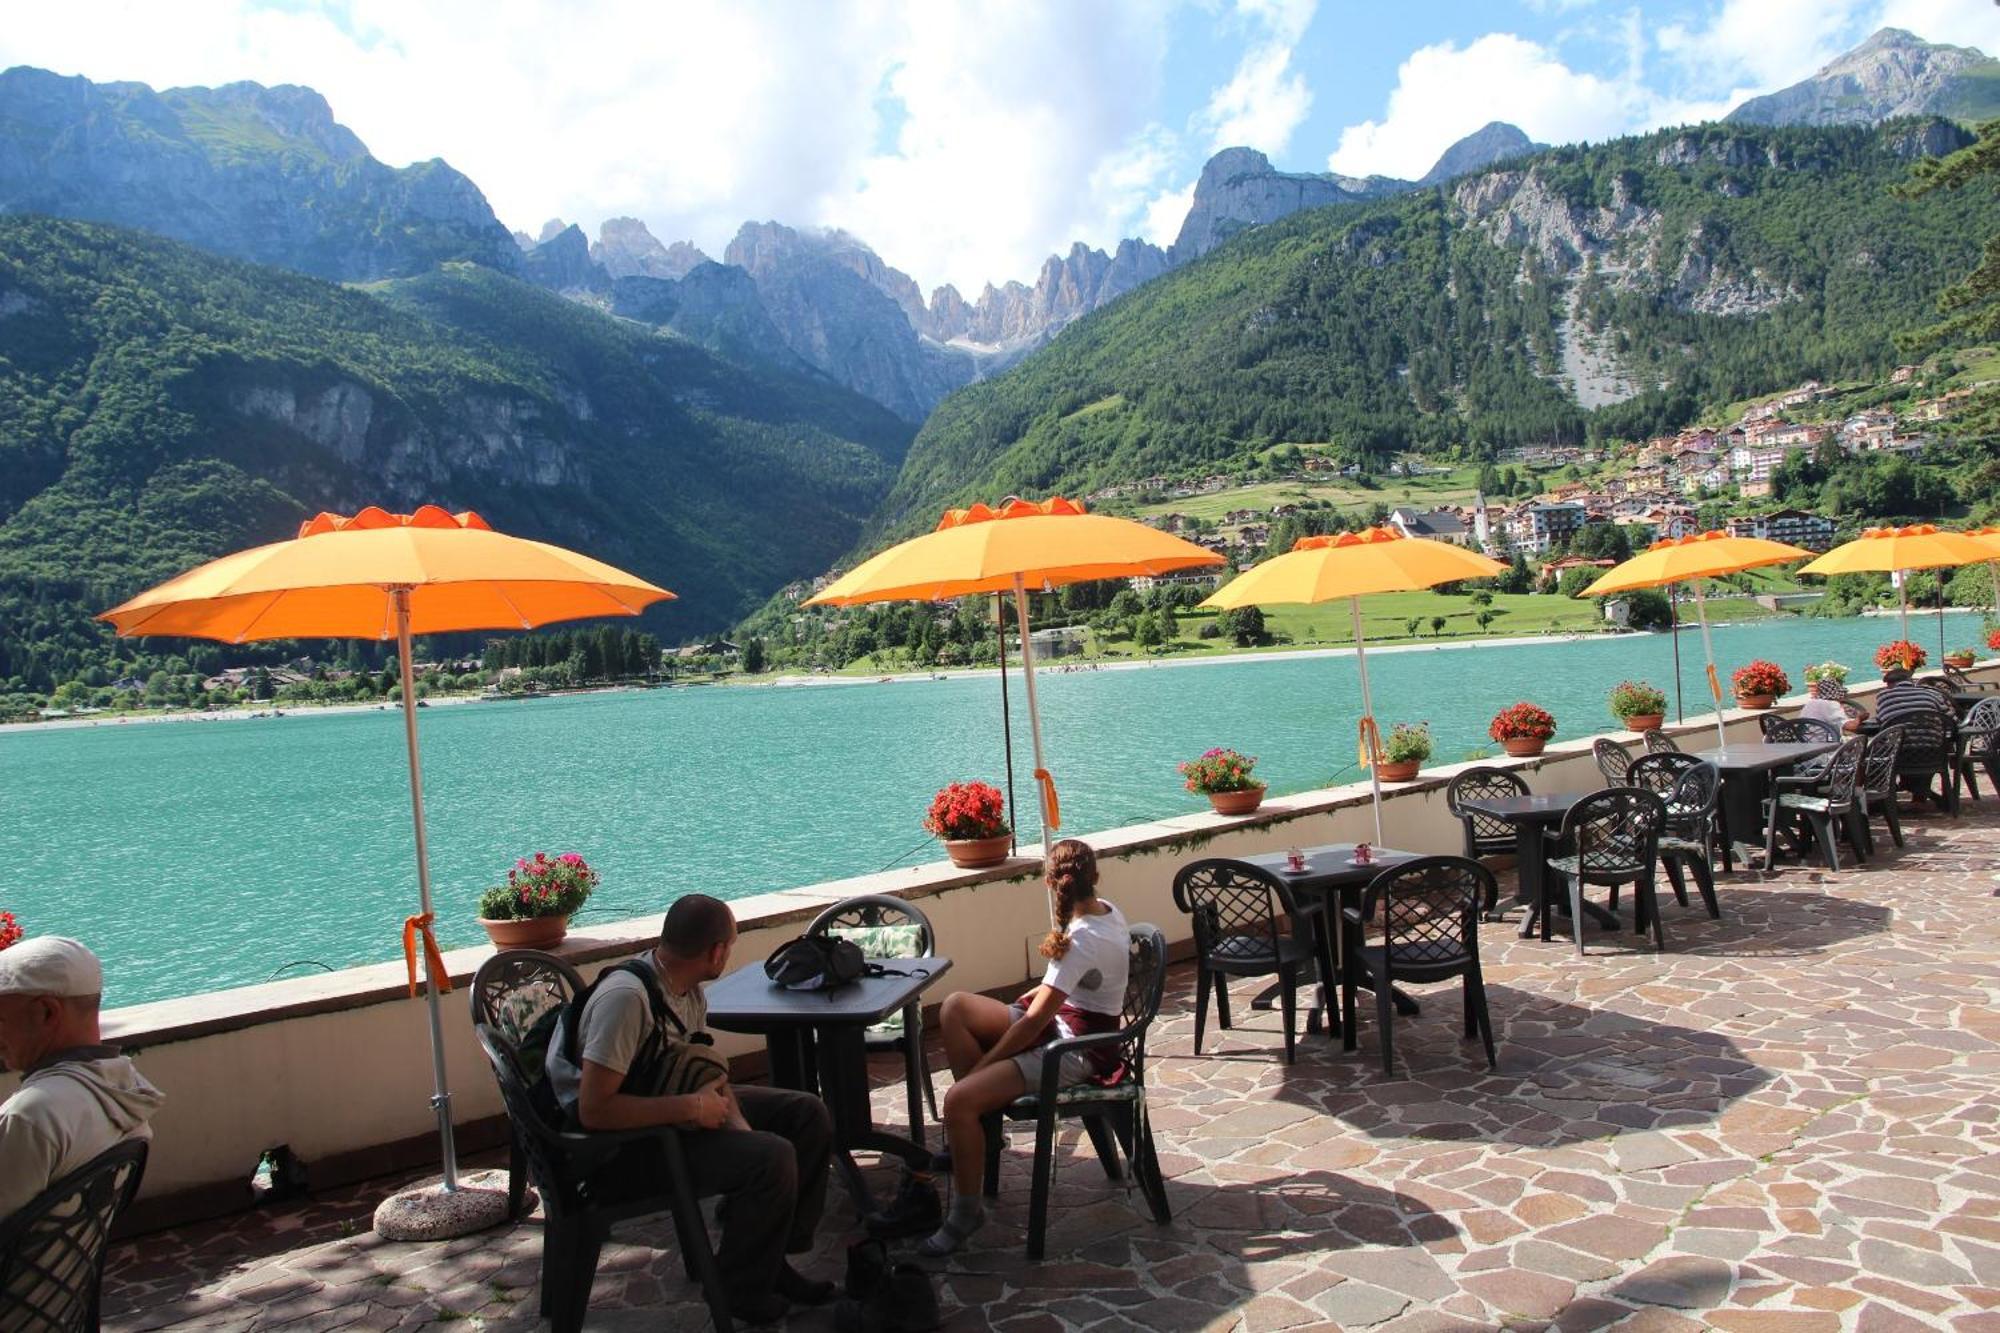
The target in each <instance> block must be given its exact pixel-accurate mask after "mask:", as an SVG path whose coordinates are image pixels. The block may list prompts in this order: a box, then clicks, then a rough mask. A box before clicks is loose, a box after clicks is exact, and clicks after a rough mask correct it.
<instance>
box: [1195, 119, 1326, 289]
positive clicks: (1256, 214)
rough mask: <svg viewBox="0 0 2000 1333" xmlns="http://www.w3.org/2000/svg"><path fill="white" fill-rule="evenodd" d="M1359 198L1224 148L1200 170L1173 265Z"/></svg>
mask: <svg viewBox="0 0 2000 1333" xmlns="http://www.w3.org/2000/svg"><path fill="white" fill-rule="evenodd" d="M1358 197H1360V196H1357V195H1355V194H1353V193H1351V192H1349V191H1348V190H1346V189H1344V188H1343V187H1342V186H1340V185H1339V184H1338V183H1336V182H1335V181H1334V179H1333V178H1332V177H1331V176H1314V175H1303V174H1293V173H1289V172H1283V171H1278V170H1275V169H1274V168H1273V167H1272V166H1271V159H1269V158H1267V157H1265V156H1264V155H1263V154H1262V153H1260V152H1258V151H1257V150H1256V149H1254V148H1225V149H1223V150H1222V151H1221V152H1219V153H1217V154H1216V155H1215V156H1214V157H1211V158H1209V159H1208V161H1207V163H1205V164H1204V165H1203V166H1202V169H1201V178H1200V179H1199V180H1197V181H1196V182H1195V187H1194V201H1193V202H1192V203H1191V204H1190V205H1189V207H1188V214H1187V217H1186V218H1185V219H1183V220H1182V222H1181V231H1180V235H1179V236H1178V237H1176V238H1175V240H1174V245H1173V251H1172V254H1173V262H1174V263H1176V264H1184V263H1186V262H1188V261H1189V260H1191V259H1195V258H1198V257H1199V256H1201V255H1205V254H1207V253H1208V252H1209V251H1210V250H1213V249H1214V248H1215V247H1216V246H1218V245H1220V244H1222V242H1224V241H1226V240H1228V239H1229V238H1230V237H1231V236H1233V235H1235V234H1236V233H1237V232H1239V231H1242V230H1243V229H1244V228H1246V227H1256V226H1261V225H1262V224H1264V223H1266V222H1275V221H1276V220H1278V219H1279V218H1281V217H1284V216H1285V215H1286V214H1288V213H1296V212H1298V211H1299V210H1300V209H1302V208H1318V207H1320V206H1322V205H1324V204H1338V203H1346V202H1348V201H1350V200H1353V199H1356V198H1358Z"/></svg>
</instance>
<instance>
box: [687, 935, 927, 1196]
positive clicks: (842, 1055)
mask: <svg viewBox="0 0 2000 1333" xmlns="http://www.w3.org/2000/svg"><path fill="white" fill-rule="evenodd" d="M883 966H884V967H886V968H889V969H891V970H892V972H893V973H895V974H896V975H889V976H880V977H863V978H861V979H860V980H859V981H854V982H850V983H848V984H847V985H845V986H840V987H837V988H835V989H833V990H823V991H802V990H787V989H786V988H784V987H782V986H775V985H773V984H772V983H771V979H770V978H769V977H767V976H765V975H764V965H763V964H762V963H751V964H748V965H746V966H744V967H739V968H737V969H736V970H735V971H734V972H731V973H730V974H729V975H728V976H725V977H723V978H721V979H720V980H717V981H715V982H712V983H710V985H709V986H708V989H707V994H708V1026H710V1027H712V1028H716V1029H719V1030H720V1031H723V1032H744V1033H750V1034H753V1035H761V1036H762V1037H763V1038H764V1045H765V1048H766V1049H767V1050H768V1051H769V1052H770V1055H771V1082H772V1084H774V1085H775V1086H777V1087H781V1088H791V1089H794V1090H796V1091H799V1092H814V1093H817V1094H819V1096H820V1097H822V1098H823V1099H824V1100H825V1102H826V1109H827V1111H828V1112H829V1113H830V1114H831V1116H832V1118H833V1147H834V1153H833V1156H834V1160H835V1161H836V1162H838V1163H839V1164H840V1168H841V1174H842V1176H843V1177H844V1178H845V1180H846V1183H847V1188H848V1192H849V1193H850V1194H852V1195H853V1197H854V1203H855V1206H856V1207H857V1208H859V1209H860V1210H861V1212H862V1213H863V1214H864V1215H865V1214H872V1213H874V1212H875V1211H876V1206H875V1198H874V1196H873V1195H872V1194H871V1193H870V1192H869V1189H868V1183H867V1181H865V1180H864V1179H863V1178H862V1175H861V1168H860V1167H858V1166H856V1165H855V1163H854V1156H853V1154H854V1152H855V1150H856V1149H861V1150H866V1151H873V1152H883V1153H890V1154H892V1155H894V1156H897V1157H900V1158H902V1159H903V1160H904V1161H905V1162H907V1163H909V1164H910V1165H911V1166H913V1167H915V1168H917V1169H918V1170H927V1169H928V1168H929V1166H930V1160H931V1155H930V1150H929V1149H928V1148H926V1147H925V1146H924V1144H923V1132H924V1131H923V1126H922V1125H912V1126H911V1127H910V1132H911V1133H913V1134H915V1135H916V1136H917V1137H916V1138H914V1139H908V1138H904V1137H903V1136H902V1135H900V1134H890V1133H887V1132H885V1131H883V1130H880V1129H877V1128H876V1127H875V1120H874V1114H873V1112H871V1111H870V1109H869V1105H868V1051H867V1047H866V1046H865V1045H864V1044H863V1040H862V1034H863V1033H864V1032H865V1031H866V1030H867V1029H868V1028H869V1027H871V1026H873V1025H874V1024H876V1023H879V1022H881V1021H882V1020H883V1019H885V1018H887V1017H888V1016H889V1015H890V1014H893V1013H897V1012H899V1011H901V1010H902V1008H903V1006H905V1005H907V1004H909V1003H910V1002H911V1001H912V1000H914V999H916V998H917V996H919V995H922V994H923V993H924V992H925V991H926V990H928V989H930V987H931V983H933V982H935V981H936V980H937V979H938V978H939V977H941V976H943V975H944V974H945V973H946V972H949V971H950V970H951V959H949V958H936V957H932V958H921V959H918V958H908V959H896V960H893V961H889V962H885V963H884V964H883Z"/></svg>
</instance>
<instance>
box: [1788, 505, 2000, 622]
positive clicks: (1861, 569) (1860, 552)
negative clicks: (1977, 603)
mask: <svg viewBox="0 0 2000 1333" xmlns="http://www.w3.org/2000/svg"><path fill="white" fill-rule="evenodd" d="M1992 559H1994V551H1993V548H1992V547H1990V546H1988V545H1986V544H1985V543H1984V542H1982V541H1980V540H1979V539H1978V538H1976V537H1968V536H1966V535H1965V534H1964V533H1962V532H1949V531H1946V530H1945V529H1943V528H1940V527H1938V526H1937V525H1936V524H1934V523H1913V524H1911V525H1910V526H1909V527H1905V528H1869V529H1867V530H1866V531H1865V532H1863V533H1862V534H1861V535H1860V536H1859V537H1856V538H1855V539H1854V540H1853V541H1851V542H1845V543H1843V544H1841V545H1839V546H1836V547H1834V548H1833V549H1832V550H1831V551H1828V552H1827V553H1826V554H1825V555H1823V556H1821V557H1820V558H1819V559H1817V560H1815V561H1813V562H1812V563H1811V564H1809V565H1805V566H1803V567H1801V568H1800V570H1799V573H1801V574H1871V573H1873V574H1879V573H1885V572H1886V573H1887V574H1889V575H1890V577H1891V579H1892V580H1893V581H1894V582H1895V585H1896V610H1897V613H1898V615H1899V616H1900V617H1901V628H1900V631H1899V632H1900V633H1901V634H1902V636H1903V637H1904V638H1905V639H1907V638H1909V637H1910V599H1909V597H1908V596H1907V595H1906V594H1905V593H1904V591H1903V575H1904V574H1906V573H1908V572H1909V571H1910V570H1913V569H1954V568H1956V567H1958V566H1959V565H1973V564H1978V563H1980V562H1982V561H1990V560H1992Z"/></svg>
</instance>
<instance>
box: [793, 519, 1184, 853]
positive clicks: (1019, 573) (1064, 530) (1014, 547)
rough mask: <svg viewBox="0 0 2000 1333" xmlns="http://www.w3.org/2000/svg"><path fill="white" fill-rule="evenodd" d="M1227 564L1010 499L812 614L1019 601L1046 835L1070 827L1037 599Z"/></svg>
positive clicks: (905, 546) (849, 584)
mask: <svg viewBox="0 0 2000 1333" xmlns="http://www.w3.org/2000/svg"><path fill="white" fill-rule="evenodd" d="M1222 563H1223V559H1222V557H1221V556H1219V555H1217V554H1216V553H1215V552H1213V551H1207V550H1203V549H1202V548H1201V547H1199V546H1196V545H1195V544H1194V543H1193V542H1189V541H1183V540H1181V539H1180V538H1179V537H1175V536H1173V535H1171V534H1170V533H1165V532H1161V531H1160V530H1159V529H1158V528H1151V527H1148V526H1146V525H1145V524H1144V523H1136V522H1134V521H1132V520H1131V519H1128V518H1114V517H1112V516H1110V515H1108V514H1092V513H1089V512H1087V511H1086V510H1085V509H1084V506H1083V504H1082V503H1081V502H1080V501H1076V500H1067V499H1064V498H1063V497H1061V496H1054V497H1052V498H1050V499H1047V500H1041V501H1034V500H1022V499H1019V498H1017V497H1009V498H1008V499H1006V500H1004V501H1002V502H1001V503H1000V505H999V506H998V507H997V508H996V507H989V506H987V505H984V504H976V505H973V506H972V507H971V508H969V509H950V510H946V511H945V514H944V517H943V518H941V519H939V520H938V525H937V527H936V528H935V529H933V530H932V531H930V532H927V533H925V534H924V535H923V536H921V537H912V538H911V539H910V540H908V541H906V542H902V543H900V544H898V545H896V546H892V547H890V548H889V549H888V550H886V551H883V552H882V553H880V554H879V555H875V556H872V557H870V558H869V559H867V560H864V561H862V562H861V563H860V564H859V565H857V566H855V567H854V568H853V569H852V570H850V571H849V572H848V573H846V574H844V575H842V576H841V577H840V578H838V579H836V580H834V581H833V582H832V583H831V584H828V585H827V587H826V589H825V590H824V591H822V592H821V593H820V594H819V595H818V596H816V597H813V598H811V599H810V600H808V601H807V603H806V605H808V606H857V605H860V604H862V603H865V602H937V601H945V600H948V599H950V598H955V597H970V596H973V595H975V594H978V593H1007V592H1012V593H1013V594H1014V614H1015V616H1016V618H1017V620H1018V621H1019V623H1020V631H1021V674H1022V679H1023V680H1024V681H1025V683H1026V685H1027V688H1028V727H1029V731H1030V733H1031V734H1032V736H1033V739H1034V747H1035V782H1036V784H1037V786H1038V788H1039V791H1040V797H1041V807H1042V825H1043V828H1044V829H1045V830H1047V831H1048V832H1053V831H1054V830H1056V829H1058V828H1060V827H1061V826H1062V811H1061V807H1060V804H1059V802H1058V801H1057V799H1056V787H1055V780H1054V779H1053V778H1051V777H1050V776H1049V770H1048V766H1047V764H1046V763H1045V762H1044V759H1043V754H1042V721H1041V712H1040V710H1039V708H1038V707H1037V706H1036V699H1035V657H1034V649H1033V647H1032V645H1031V642H1030V640H1029V637H1028V596H1027V590H1028V589H1029V588H1031V587H1033V588H1040V589H1042V590H1043V591H1048V590H1050V589H1052V588H1055V587H1057V586H1058V585H1061V584H1068V583H1084V582H1088V581H1090V580H1093V579H1118V578H1132V577H1134V576H1137V575H1159V574H1171V573H1174V572H1176V571H1179V570H1184V569H1200V568H1203V567H1205V566H1209V565H1219V564H1222ZM1046 840H1047V838H1046V833H1045V834H1044V841H1046Z"/></svg>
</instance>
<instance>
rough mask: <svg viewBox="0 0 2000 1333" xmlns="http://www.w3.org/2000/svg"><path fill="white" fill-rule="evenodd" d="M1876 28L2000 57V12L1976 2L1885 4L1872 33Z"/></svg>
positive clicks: (1899, 0)
mask: <svg viewBox="0 0 2000 1333" xmlns="http://www.w3.org/2000/svg"><path fill="white" fill-rule="evenodd" d="M1876 28H1907V29H1908V30H1909V31H1911V32H1913V33H1915V34H1917V36H1919V37H1922V38H1923V39H1924V40H1926V41H1931V42H1946V43H1949V44H1950V45H1953V46H1976V47H1978V48H1979V49H1980V50H1981V51H1984V52H1985V53H1986V54H1987V55H1989V56H2000V8H1996V7H1994V6H1993V5H1982V4H1979V3H1977V2H1976V0H1970V2H1968V0H1884V3H1883V5H1882V8H1881V11H1880V12H1879V13H1878V14H1877V15H1876V16H1875V20H1874V22H1872V23H1871V24H1870V25H1869V30H1870V31H1871V32H1872V31H1874V30H1875V29H1876Z"/></svg>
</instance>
